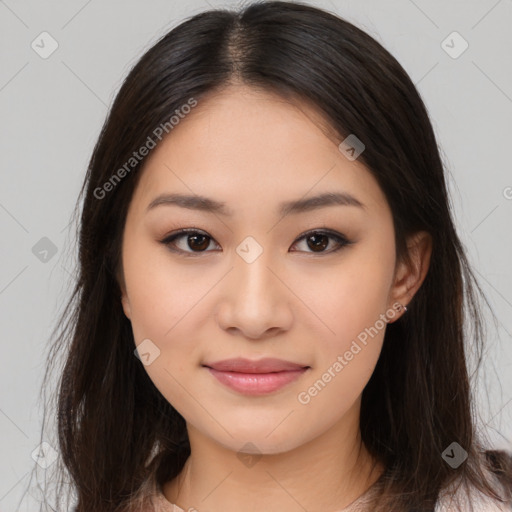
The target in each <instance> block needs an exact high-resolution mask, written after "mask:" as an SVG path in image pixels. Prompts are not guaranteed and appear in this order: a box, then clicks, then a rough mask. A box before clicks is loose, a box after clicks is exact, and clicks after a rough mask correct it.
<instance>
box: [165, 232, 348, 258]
mask: <svg viewBox="0 0 512 512" xmlns="http://www.w3.org/2000/svg"><path fill="white" fill-rule="evenodd" d="M185 238H186V239H187V246H188V248H189V249H192V250H191V251H188V250H187V248H186V247H185V248H184V247H181V248H180V247H179V246H178V244H177V243H176V241H177V240H182V239H185ZM330 239H331V240H334V241H335V243H336V244H337V247H336V248H335V249H331V250H330V251H325V248H326V247H328V246H329V240H330ZM302 240H305V241H306V243H307V245H308V247H309V248H310V249H312V251H311V252H313V253H328V254H330V253H332V252H335V251H338V250H340V249H342V248H343V247H344V246H346V245H350V244H351V243H352V242H351V241H349V240H348V239H347V238H346V237H345V236H344V235H342V234H341V233H337V232H332V231H309V232H308V233H305V234H304V235H302V236H300V237H299V238H298V239H297V241H296V242H295V243H294V245H295V244H297V243H298V242H299V241H302ZM210 241H213V238H212V237H210V236H209V235H207V234H206V233H204V232H201V231H198V230H195V229H181V230H180V231H178V232H176V233H173V234H171V235H170V236H168V237H166V238H165V239H164V240H162V241H161V243H163V244H164V245H166V246H167V247H168V248H169V249H170V250H171V251H173V252H178V253H179V252H181V253H188V254H194V253H196V254H200V253H202V252H211V251H206V249H207V248H208V246H209V245H210ZM294 252H295V251H294ZM306 252H308V251H306Z"/></svg>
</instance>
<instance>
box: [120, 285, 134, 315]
mask: <svg viewBox="0 0 512 512" xmlns="http://www.w3.org/2000/svg"><path fill="white" fill-rule="evenodd" d="M121 304H122V305H123V311H124V314H125V315H126V317H127V318H128V319H129V320H131V318H132V316H131V315H132V310H131V307H130V301H129V300H128V296H127V295H126V291H123V292H122V294H121Z"/></svg>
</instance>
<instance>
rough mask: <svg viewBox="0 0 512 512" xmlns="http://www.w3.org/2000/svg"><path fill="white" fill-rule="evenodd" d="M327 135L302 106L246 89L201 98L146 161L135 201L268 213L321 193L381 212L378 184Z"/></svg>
mask: <svg viewBox="0 0 512 512" xmlns="http://www.w3.org/2000/svg"><path fill="white" fill-rule="evenodd" d="M335 137H336V136H335V134H334V131H333V130H332V129H329V126H328V125H327V123H326V122H325V120H324V118H323V117H322V116H321V115H320V114H319V113H318V112H317V111H316V110H315V109H314V108H313V107H312V106H311V105H310V104H307V103H305V102H299V103H298V102H296V101H293V102H290V101H288V100H287V99H284V98H282V97H280V96H278V95H276V94H273V93H271V92H268V91H263V90H261V89H254V88H250V87H247V86H231V87H227V88H225V89H223V90H221V91H217V92H215V93H213V94H209V95H208V96H206V97H204V98H201V99H200V100H198V104H197V106H196V107H194V108H193V109H192V110H191V112H190V113H189V114H187V115H186V116H184V118H183V119H181V120H180V122H179V123H178V124H177V125H175V126H174V127H173V129H172V131H171V132H170V133H169V135H167V136H166V137H165V138H164V139H163V140H162V141H161V142H159V143H158V144H157V147H156V148H155V149H154V150H152V152H151V154H150V155H149V156H148V158H147V160H146V162H145V165H144V168H143V171H142V172H143V175H142V176H141V179H140V182H139V186H138V189H137V190H136V194H135V196H136V197H135V198H134V201H137V202H141V205H140V206H141V207H142V202H144V203H145V204H144V207H146V206H147V204H148V203H149V202H150V201H151V200H153V199H154V197H155V196H156V195H157V194H159V193H162V192H175V191H180V192H182V193H187V194H198V195H203V196H208V197H212V196H213V197H215V198H217V199H218V200H219V201H222V202H225V203H229V204H230V205H234V208H233V209H232V208H230V210H233V211H236V205H237V204H238V205H240V206H241V205H244V204H248V202H251V201H254V202H257V201H258V200H260V201H261V198H262V197H263V198H264V199H265V204H266V205H268V204H270V203H271V202H273V201H275V202H276V203H277V202H279V203H282V201H283V198H286V199H292V198H299V197H303V196H305V195H307V194H315V195H316V194H318V193H322V192H326V191H343V192H347V193H349V194H352V195H354V196H356V197H358V199H359V200H360V201H361V202H363V203H364V204H369V205H370V206H371V205H372V204H374V205H376V206H378V205H379V204H380V206H381V207H385V204H386V201H385V198H384V196H383V194H382V191H381V190H380V188H379V186H378V184H377V182H376V181H375V179H374V178H373V176H372V175H371V173H370V172H369V171H368V170H367V169H366V167H365V166H364V165H363V164H362V163H361V162H359V161H357V160H354V161H350V160H348V159H347V158H346V157H345V156H344V155H343V154H342V153H341V152H340V150H339V148H338V144H339V142H341V140H336V138H335Z"/></svg>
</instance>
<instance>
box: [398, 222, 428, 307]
mask: <svg viewBox="0 0 512 512" xmlns="http://www.w3.org/2000/svg"><path fill="white" fill-rule="evenodd" d="M407 251H408V256H409V258H408V259H406V260H404V261H401V262H400V263H399V266H398V269H397V272H396V274H395V282H394V284H393V289H392V291H391V304H390V307H393V304H395V303H400V304H402V305H403V306H407V304H409V302H411V300H412V298H413V297H414V295H415V294H416V292H417V291H418V290H419V288H420V286H421V285H422V283H423V281H424V280H425V277H426V276H427V272H428V269H429V266H430V257H431V254H432V236H431V235H430V233H428V232H426V231H419V232H417V233H415V234H414V235H412V236H411V237H410V238H409V239H408V241H407ZM393 309H395V310H396V308H393ZM401 313H402V314H404V313H405V309H403V310H402V311H401Z"/></svg>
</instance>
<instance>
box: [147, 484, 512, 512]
mask: <svg viewBox="0 0 512 512" xmlns="http://www.w3.org/2000/svg"><path fill="white" fill-rule="evenodd" d="M379 487H380V482H379V481H377V482H375V484H373V485H372V486H371V487H370V488H369V489H368V490H367V491H366V492H365V493H363V494H362V495H361V496H359V498H357V499H356V500H355V501H353V502H352V503H351V504H350V505H349V506H348V507H345V508H344V509H342V510H338V511H333V512H370V511H369V509H368V502H369V500H370V499H371V498H372V497H373V495H374V494H375V493H376V492H378V490H379ZM455 499H459V500H460V503H461V505H462V507H461V508H458V507H455V506H454V502H455ZM469 503H471V505H472V507H473V508H472V510H473V512H511V511H512V503H511V502H509V503H508V505H507V504H499V503H496V502H495V501H494V500H491V498H488V497H486V496H484V495H482V494H481V493H480V492H479V491H477V490H476V489H471V495H470V497H469V498H468V497H467V493H466V492H465V491H464V490H463V489H462V487H459V488H455V486H454V487H452V488H450V489H445V490H444V491H442V492H441V494H440V498H439V500H438V503H437V505H436V508H435V512H462V511H463V512H467V511H470V510H471V507H469V506H468V504H469ZM152 505H153V507H154V512H194V511H195V509H194V508H190V509H189V510H184V509H182V508H180V507H178V506H177V505H175V504H173V503H170V502H169V501H167V498H166V497H165V496H164V494H163V493H162V492H161V491H158V492H156V494H155V495H154V497H153V501H152ZM148 512H149V511H148Z"/></svg>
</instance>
